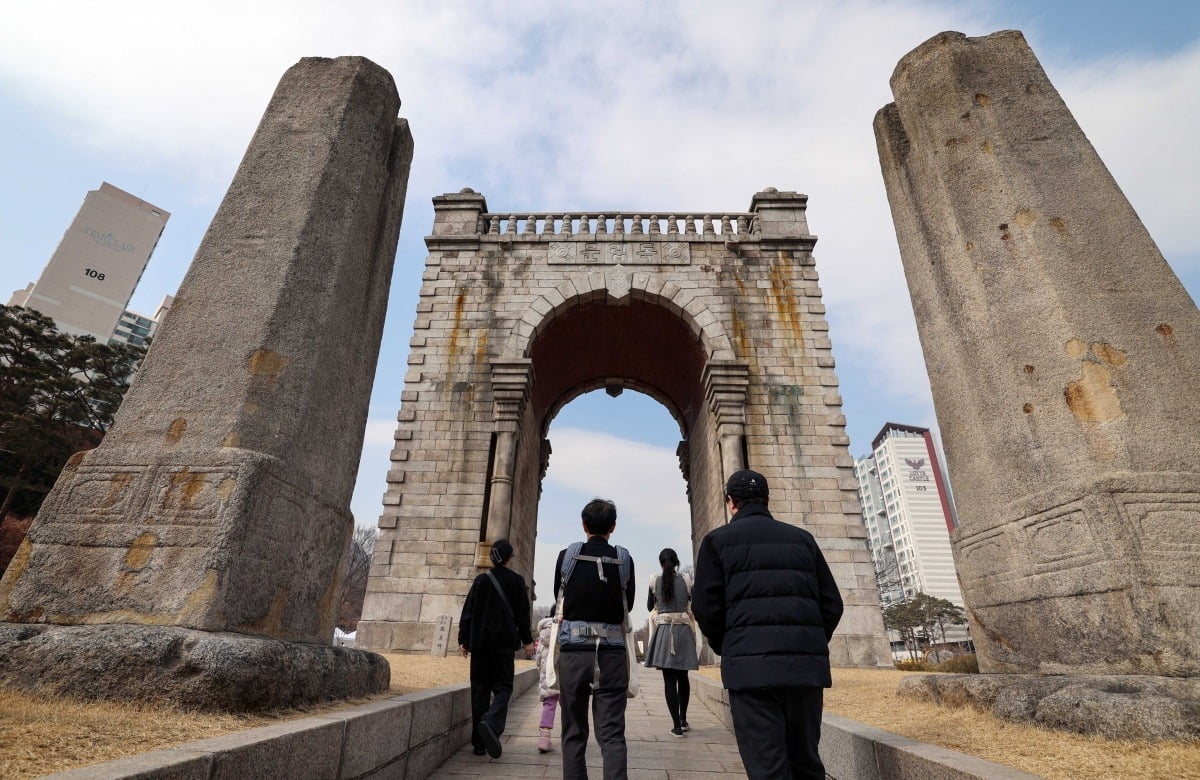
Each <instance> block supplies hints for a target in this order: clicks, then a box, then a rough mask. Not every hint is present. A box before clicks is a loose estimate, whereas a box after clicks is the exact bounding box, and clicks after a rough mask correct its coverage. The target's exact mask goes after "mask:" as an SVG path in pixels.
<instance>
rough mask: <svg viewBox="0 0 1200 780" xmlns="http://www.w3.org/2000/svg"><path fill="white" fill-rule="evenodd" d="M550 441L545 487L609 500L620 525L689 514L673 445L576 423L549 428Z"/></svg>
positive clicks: (669, 519) (657, 522)
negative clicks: (669, 445) (614, 434)
mask: <svg viewBox="0 0 1200 780" xmlns="http://www.w3.org/2000/svg"><path fill="white" fill-rule="evenodd" d="M550 444H551V446H552V447H553V448H554V452H553V454H552V455H551V456H550V468H549V469H548V470H547V472H546V480H545V482H546V484H547V489H550V488H555V487H556V488H559V489H562V490H566V491H569V492H571V493H574V494H576V495H578V496H580V497H583V502H586V501H588V500H590V499H591V498H593V497H595V496H600V497H603V498H608V499H611V500H612V501H614V502H615V503H616V505H617V523H618V527H622V528H624V527H629V526H638V527H641V526H647V525H650V526H654V525H660V526H661V525H675V524H677V523H678V522H679V520H680V518H684V519H686V518H688V517H690V516H691V515H690V510H689V508H688V503H687V496H686V494H685V493H684V482H683V476H682V474H681V473H680V471H679V459H678V458H677V457H676V455H675V452H674V450H671V449H667V448H666V447H654V446H652V445H649V444H643V443H641V442H635V441H630V440H628V439H621V438H618V437H616V436H611V435H609V434H606V433H597V432H596V431H587V430H582V429H579V428H563V429H557V428H552V429H551V431H550ZM582 506H583V504H582V503H581V504H580V505H579V507H580V508H582ZM575 516H578V508H577V509H576V510H575Z"/></svg>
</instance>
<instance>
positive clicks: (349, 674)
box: [0, 623, 391, 712]
mask: <svg viewBox="0 0 1200 780" xmlns="http://www.w3.org/2000/svg"><path fill="white" fill-rule="evenodd" d="M390 677H391V669H390V668H389V667H388V662H387V660H386V659H384V658H383V657H381V656H378V655H376V654H375V653H368V652H365V651H362V650H351V649H348V648H344V647H333V646H330V645H311V644H301V643H297V642H282V641H279V640H275V639H263V638H260V637H250V636H243V635H240V634H217V633H209V632H206V631H196V630H192V629H186V628H178V627H173V626H136V625H97V626H47V625H33V624H22V623H0V685H3V686H4V687H6V688H9V689H13V690H24V691H31V692H38V693H48V694H58V695H64V696H73V697H76V698H80V699H110V700H134V701H149V702H162V703H169V704H176V705H179V706H182V707H186V708H190V709H197V710H208V711H220V712H254V711H262V710H273V709H283V708H287V707H296V706H300V705H304V704H310V703H313V702H319V701H327V700H331V699H345V698H352V697H356V696H367V695H370V694H374V693H380V692H383V691H386V690H387V689H388V683H389V680H390Z"/></svg>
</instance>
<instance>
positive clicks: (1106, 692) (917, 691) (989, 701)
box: [898, 674, 1200, 740]
mask: <svg viewBox="0 0 1200 780" xmlns="http://www.w3.org/2000/svg"><path fill="white" fill-rule="evenodd" d="M898 693H899V694H900V695H901V696H906V697H909V698H913V699H923V700H926V701H932V702H934V703H935V704H946V705H951V706H962V705H971V706H974V707H976V708H977V709H980V710H984V711H985V712H991V713H992V714H994V715H996V716H997V717H1001V718H1004V719H1006V720H1013V721H1023V722H1028V723H1036V724H1038V725H1040V726H1046V727H1048V728H1056V729H1063V730H1065V731H1074V732H1076V733H1078V734H1086V735H1097V736H1102V737H1106V738H1108V739H1148V740H1164V739H1196V738H1197V737H1200V678H1195V677H1155V676H1151V675H1055V676H1038V675H1025V674H925V675H914V676H912V677H906V678H905V679H904V680H903V681H902V682H901V683H900V687H899V689H898Z"/></svg>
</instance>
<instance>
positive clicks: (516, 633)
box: [458, 539, 533, 758]
mask: <svg viewBox="0 0 1200 780" xmlns="http://www.w3.org/2000/svg"><path fill="white" fill-rule="evenodd" d="M512 556H513V546H512V544H510V543H509V541H508V540H507V539H499V540H497V541H496V542H495V543H494V544H493V545H492V552H491V560H492V564H493V566H492V569H491V571H487V572H484V573H483V574H480V575H479V576H478V577H476V578H475V582H473V583H472V584H471V590H470V592H469V593H467V600H466V602H465V603H464V604H463V608H462V615H461V616H460V617H459V619H458V647H459V650H460V651H461V652H462V654H463V656H464V657H466V656H470V658H471V724H472V729H471V745H472V746H473V747H474V748H475V755H477V756H482V755H483V754H484V753H487V754H488V755H490V756H491V757H492V758H499V757H500V754H501V752H502V748H501V746H500V735H501V734H503V733H504V724H505V722H506V721H507V720H508V702H509V700H510V699H511V698H512V691H513V674H514V672H515V666H514V660H515V656H516V651H517V649H518V648H520V647H521V646H522V645H524V647H525V655H526V656H528V655H530V654H531V653H533V631H532V630H531V629H530V625H529V624H530V611H529V594H528V593H527V592H526V590H525V578H524V577H522V576H521V575H520V574H517V573H516V572H515V571H511V570H510V569H509V568H508V565H507V564H508V562H509V560H511V559H512ZM493 578H494V579H493ZM501 591H503V594H504V595H503V596H501Z"/></svg>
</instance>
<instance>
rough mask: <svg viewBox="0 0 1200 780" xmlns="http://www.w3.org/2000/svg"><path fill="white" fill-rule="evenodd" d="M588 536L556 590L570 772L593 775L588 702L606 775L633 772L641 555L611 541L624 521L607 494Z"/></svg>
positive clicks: (568, 560) (564, 560) (559, 571)
mask: <svg viewBox="0 0 1200 780" xmlns="http://www.w3.org/2000/svg"><path fill="white" fill-rule="evenodd" d="M581 514H582V518H583V530H584V533H586V534H587V541H586V542H576V543H574V544H572V545H571V546H569V547H568V548H567V549H565V550H563V551H562V552H560V553H559V554H558V561H557V562H556V563H555V565H554V595H555V598H556V599H558V603H559V605H560V610H559V614H560V615H561V616H562V622H561V623H560V624H559V627H558V631H559V633H558V647H559V660H558V683H559V706H560V707H561V709H562V754H563V778H564V780H580V779H581V778H582V779H586V778H587V766H586V764H585V761H586V752H587V742H588V704H589V700H591V708H592V714H593V720H594V724H595V728H596V741H597V742H599V743H600V754H601V756H602V757H603V760H604V778H605V780H624V779H625V778H626V777H628V768H627V767H628V754H627V751H626V747H625V703H626V693H627V691H628V689H629V667H628V662H627V658H626V654H625V631H624V629H625V623H626V621H627V620H628V614H629V610H630V609H631V608H632V607H633V598H634V593H635V590H636V588H635V586H634V580H633V560H632V559H631V558H630V556H629V551H628V550H626V549H625V548H624V547H614V546H613V545H611V544H609V543H608V538H609V536H611V535H612V532H613V529H615V528H616V526H617V507H616V505H615V504H613V502H611V501H607V500H605V499H602V498H597V499H594V500H592V501H590V502H588V504H587V506H585V507H584V508H583V512H582V513H581Z"/></svg>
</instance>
